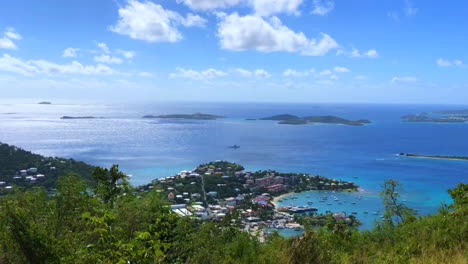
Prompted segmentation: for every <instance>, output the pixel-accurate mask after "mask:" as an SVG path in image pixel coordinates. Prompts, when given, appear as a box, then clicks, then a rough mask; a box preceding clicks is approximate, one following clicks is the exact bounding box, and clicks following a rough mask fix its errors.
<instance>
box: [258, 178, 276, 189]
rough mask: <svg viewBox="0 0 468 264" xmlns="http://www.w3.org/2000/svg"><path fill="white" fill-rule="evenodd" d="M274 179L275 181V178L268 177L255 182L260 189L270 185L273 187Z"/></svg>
mask: <svg viewBox="0 0 468 264" xmlns="http://www.w3.org/2000/svg"><path fill="white" fill-rule="evenodd" d="M273 179H274V177H273V176H267V177H263V178H259V179H256V180H255V183H256V184H257V185H258V186H259V187H266V186H268V185H271V183H272V181H273Z"/></svg>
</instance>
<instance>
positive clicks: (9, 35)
mask: <svg viewBox="0 0 468 264" xmlns="http://www.w3.org/2000/svg"><path fill="white" fill-rule="evenodd" d="M21 38H22V37H21V35H20V34H18V33H17V32H16V31H15V30H14V29H13V28H7V29H6V31H5V32H4V33H3V37H0V49H12V50H14V49H17V48H18V47H17V46H16V44H15V43H14V42H13V40H20V39H21Z"/></svg>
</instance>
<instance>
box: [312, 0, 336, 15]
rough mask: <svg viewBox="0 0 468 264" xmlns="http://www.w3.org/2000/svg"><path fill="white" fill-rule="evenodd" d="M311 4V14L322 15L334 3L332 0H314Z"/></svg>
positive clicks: (331, 7) (333, 5)
mask: <svg viewBox="0 0 468 264" xmlns="http://www.w3.org/2000/svg"><path fill="white" fill-rule="evenodd" d="M313 6H314V8H313V9H312V14H314V15H319V16H324V15H326V14H328V13H329V12H331V11H332V10H333V8H335V3H334V2H333V1H332V0H314V1H313Z"/></svg>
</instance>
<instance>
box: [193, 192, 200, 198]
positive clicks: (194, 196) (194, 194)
mask: <svg viewBox="0 0 468 264" xmlns="http://www.w3.org/2000/svg"><path fill="white" fill-rule="evenodd" d="M191 196H192V199H200V198H201V194H199V193H192V195H191Z"/></svg>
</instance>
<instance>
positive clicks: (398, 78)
mask: <svg viewBox="0 0 468 264" xmlns="http://www.w3.org/2000/svg"><path fill="white" fill-rule="evenodd" d="M417 81H418V78H416V77H412V76H395V77H393V78H392V83H400V82H404V83H411V82H417Z"/></svg>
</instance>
